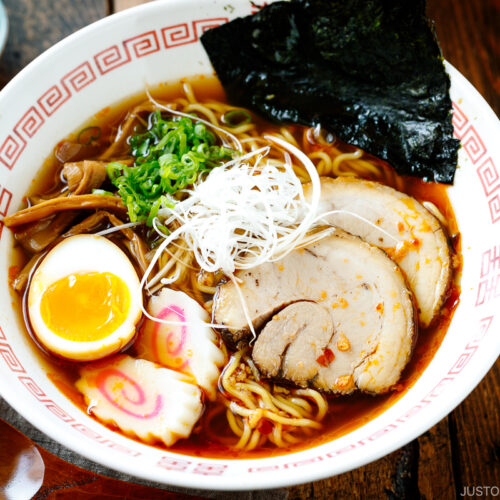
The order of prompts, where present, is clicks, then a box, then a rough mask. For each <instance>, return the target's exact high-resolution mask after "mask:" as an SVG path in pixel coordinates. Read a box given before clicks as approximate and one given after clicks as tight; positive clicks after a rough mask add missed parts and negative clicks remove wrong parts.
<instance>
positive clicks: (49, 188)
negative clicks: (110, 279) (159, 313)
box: [10, 77, 461, 458]
mask: <svg viewBox="0 0 500 500" xmlns="http://www.w3.org/2000/svg"><path fill="white" fill-rule="evenodd" d="M184 83H185V82H183V81H181V82H179V83H177V84H168V85H167V84H166V85H162V86H159V87H158V88H156V89H154V91H151V94H152V96H153V97H154V98H155V99H157V100H161V101H162V102H170V101H173V100H175V99H180V98H181V99H188V100H189V95H188V96H187V97H186V89H185V87H184V85H183V84H184ZM189 83H190V85H191V87H190V88H192V91H193V92H194V95H195V96H196V100H197V102H200V103H203V102H205V101H217V102H220V103H222V104H227V101H226V99H225V96H224V92H223V89H222V87H221V85H220V84H219V83H218V81H217V80H216V79H215V78H213V77H200V78H195V79H191V80H189ZM144 99H145V95H140V96H135V97H133V98H131V99H127V100H126V101H124V102H122V103H120V104H119V105H114V106H112V107H109V108H105V109H103V110H101V111H100V112H99V113H97V114H96V115H95V116H93V117H92V118H91V119H90V120H89V121H88V123H87V124H85V125H84V126H83V127H81V129H80V130H79V131H77V132H75V133H73V134H70V135H69V136H68V137H67V138H65V139H64V140H62V141H61V142H60V143H59V144H58V145H57V146H56V147H55V149H54V153H53V155H52V156H51V157H50V158H48V159H47V161H46V162H45V163H44V165H43V167H42V168H41V170H40V172H39V174H38V176H37V177H36V179H35V180H34V181H33V183H32V186H31V187H30V189H29V192H28V193H27V200H30V199H33V197H36V196H39V195H40V193H42V196H45V195H46V194H49V195H50V193H54V192H58V191H61V190H64V188H65V181H64V179H61V169H62V167H63V164H64V163H65V162H68V161H72V162H76V161H80V160H84V159H87V158H95V157H98V156H99V155H100V154H102V153H103V152H104V151H105V150H106V149H107V148H108V147H109V146H110V144H111V143H112V141H113V138H114V137H115V136H116V134H117V132H118V133H120V130H121V131H122V132H123V127H124V124H125V123H126V119H127V117H129V116H130V110H131V109H133V108H134V106H136V105H137V104H139V103H141V102H142V101H144ZM193 112H196V110H195V109H193ZM198 114H200V113H198ZM252 123H254V124H255V126H254V129H253V133H256V134H257V135H258V136H259V137H261V136H265V135H266V134H275V133H277V134H281V136H283V137H286V138H287V139H288V140H289V142H290V143H295V144H297V145H298V147H299V148H300V149H301V150H303V151H304V152H305V153H306V154H308V155H309V156H310V157H311V158H312V159H313V162H314V163H315V164H316V166H317V167H318V171H319V173H320V175H326V176H328V175H334V170H336V169H337V170H338V169H339V168H340V170H341V171H342V172H343V175H353V173H354V174H358V172H357V170H356V168H357V165H359V161H360V159H361V160H362V161H363V162H364V164H366V165H367V166H371V167H372V168H371V170H370V169H368V168H367V169H366V172H367V174H366V175H365V178H367V179H369V180H374V181H377V182H380V183H383V184H386V185H389V186H391V187H393V188H395V189H397V190H399V191H402V192H404V193H407V194H409V195H411V196H413V197H414V198H415V199H416V200H418V201H419V202H420V203H424V202H430V203H432V206H433V207H436V208H437V210H438V211H439V213H440V214H442V216H443V217H444V220H445V222H446V229H447V232H448V235H449V236H450V240H451V244H452V246H453V250H454V255H453V259H454V268H455V269H454V274H453V282H452V284H451V287H450V290H449V292H448V295H447V299H446V301H445V303H444V306H443V307H442V310H441V313H440V315H439V317H438V318H437V320H435V321H434V322H433V323H432V324H431V326H430V327H428V328H420V329H419V333H418V339H417V341H416V344H415V346H414V351H413V355H412V358H411V360H410V362H409V363H408V365H407V366H406V368H405V369H404V372H403V374H402V377H401V379H400V380H399V382H398V383H397V384H396V386H394V388H393V390H391V391H389V392H387V393H386V394H381V395H377V396H373V395H369V394H362V393H359V392H355V393H353V394H351V395H347V396H340V395H326V399H327V402H328V411H327V413H326V416H325V418H324V419H323V420H322V423H321V428H320V429H309V430H308V431H307V432H305V433H304V435H303V436H302V438H301V439H300V440H298V442H296V443H290V444H288V445H286V446H282V447H277V446H275V444H273V443H272V442H270V441H265V442H263V443H262V445H260V446H256V447H255V448H254V449H251V450H249V449H237V448H235V444H236V443H237V442H238V437H236V436H235V434H234V432H233V431H232V430H231V428H230V426H229V425H228V421H227V418H226V406H225V405H224V404H222V403H221V402H220V401H212V402H209V401H206V402H205V409H204V412H203V415H202V416H201V418H200V419H199V421H198V423H197V424H196V426H195V427H194V430H193V432H192V434H191V436H190V437H189V438H187V439H180V440H178V441H177V442H176V443H175V444H174V445H173V446H172V447H169V451H172V452H176V453H181V454H185V455H192V456H198V457H207V458H208V457H210V458H228V457H232V458H260V457H269V456H274V455H282V454H286V453H290V452H293V451H298V450H301V449H304V448H309V447H313V446H317V445H320V444H323V443H325V442H328V441H331V440H333V439H336V438H338V437H340V436H342V435H344V434H346V433H348V432H350V431H352V430H354V429H356V428H358V427H360V426H362V425H363V424H365V423H367V422H368V421H370V420H371V419H373V418H375V417H376V416H377V415H379V414H381V413H382V412H383V411H385V410H386V409H387V408H389V407H390V406H391V405H392V404H394V403H395V402H396V401H397V400H398V399H399V398H401V397H402V396H403V395H404V394H405V393H406V392H407V391H408V389H409V388H410V387H411V386H412V385H413V384H414V383H415V381H416V380H417V379H418V378H419V376H420V375H421V374H422V372H423V371H424V370H425V368H426V367H427V366H428V364H429V363H430V362H431V360H432V358H433V356H434V354H435V353H436V351H437V350H438V348H439V346H440V344H441V342H442V340H443V338H444V336H445V334H446V331H447V329H448V326H449V324H450V322H451V319H452V316H453V312H454V310H455V307H456V305H457V304H458V301H459V295H460V287H459V274H460V258H461V257H460V241H459V233H458V227H457V223H456V220H455V217H454V213H453V208H452V206H451V204H450V201H449V199H448V196H447V194H446V187H445V186H444V185H439V184H435V183H427V182H425V181H423V180H421V179H417V178H409V177H402V176H399V175H398V174H396V173H395V172H394V170H393V169H392V168H391V167H390V166H389V165H387V164H385V163H383V162H381V161H380V160H378V159H376V158H374V157H371V156H370V155H367V154H364V153H362V152H360V151H359V150H358V149H356V148H353V147H351V146H348V145H346V144H343V143H341V142H340V141H339V140H335V139H334V138H333V137H329V136H328V134H323V135H322V136H321V137H319V138H318V137H315V136H314V134H315V131H314V130H313V129H310V128H307V127H302V126H297V125H290V126H286V127H285V126H282V125H275V124H270V123H268V122H265V121H263V120H260V119H258V118H257V117H255V116H252ZM320 134H322V133H321V132H320ZM324 155H326V156H328V157H329V158H331V159H333V160H335V159H339V158H340V161H338V162H337V165H336V166H335V168H333V167H332V165H330V164H328V162H326V161H325V160H324ZM358 175H359V174H358ZM111 188H112V186H111V185H110V184H109V182H108V181H106V182H105V183H104V184H103V189H104V190H111ZM86 215H87V214H86ZM82 218H83V216H81V217H78V216H77V217H76V218H75V220H74V222H73V223H76V222H77V221H78V220H81V219H82ZM137 231H138V233H139V234H140V235H141V236H142V237H143V238H144V239H145V240H147V241H152V240H151V234H150V233H149V229H148V228H142V227H140V228H137ZM111 238H112V239H113V241H116V242H117V243H118V244H119V245H120V246H121V247H123V248H124V250H125V251H126V252H127V253H129V252H130V248H129V247H126V246H124V245H123V242H122V241H121V239H120V238H118V237H117V235H116V234H115V235H112V236H111ZM31 257H32V255H30V253H29V252H27V251H26V250H24V249H23V248H21V247H20V246H19V245H17V246H16V247H15V248H14V249H13V258H12V265H11V268H10V276H11V277H12V283H11V284H13V283H14V280H15V278H16V276H17V275H18V273H19V271H20V270H21V269H22V267H23V266H24V265H25V264H26V263H27V262H28V261H29V259H30V258H31ZM134 265H135V266H136V268H137V264H134ZM137 270H138V272H139V273H140V272H141V270H140V269H137ZM173 288H175V289H177V290H182V291H184V292H185V293H187V294H188V295H190V296H191V297H192V298H193V299H195V300H196V301H197V302H199V303H201V305H204V303H205V302H207V301H208V300H209V299H210V297H208V296H207V295H206V294H204V293H203V292H200V291H199V290H197V289H196V287H195V286H193V282H192V279H191V276H190V275H188V276H187V277H185V278H184V279H183V280H182V281H180V282H177V283H175V284H174V285H173ZM25 293H26V292H25ZM13 304H14V306H15V308H16V309H17V310H18V312H19V315H20V317H21V318H22V319H21V322H22V323H25V324H26V326H27V331H26V334H27V335H28V334H29V332H30V325H29V320H28V311H27V310H26V300H25V304H24V310H23V297H22V295H21V294H19V293H13ZM140 327H141V325H139V327H138V328H137V330H140ZM30 337H31V339H32V340H33V348H34V351H36V352H37V355H38V357H39V359H40V363H42V364H43V366H44V368H45V370H46V371H47V374H48V376H49V377H50V379H51V380H52V381H53V382H54V384H55V385H56V386H57V387H58V389H60V390H61V392H62V393H63V394H65V396H67V397H68V398H69V399H70V400H71V401H72V402H73V403H74V404H75V405H76V406H77V407H78V408H79V409H80V410H81V411H83V412H87V404H86V403H85V400H84V397H83V395H82V394H81V393H80V392H79V391H78V390H77V389H76V387H75V382H76V380H77V379H78V378H79V376H80V375H79V368H80V365H79V363H74V362H70V361H65V360H62V359H59V358H57V357H56V356H54V355H51V354H49V353H47V352H46V351H45V350H44V349H43V347H42V346H40V344H39V343H37V342H36V336H35V335H33V334H30ZM220 342H221V345H222V340H221V341H220ZM227 350H228V352H229V354H231V352H232V348H231V347H230V346H227ZM123 352H125V353H127V354H130V355H131V356H132V357H136V356H137V353H136V349H135V346H134V343H133V342H131V343H130V344H129V346H127V347H126V349H125V350H124V351H123ZM285 388H286V385H285ZM219 390H221V388H219ZM263 422H264V423H263V424H261V425H260V427H259V429H260V433H261V434H262V435H265V434H266V433H270V432H271V423H269V421H268V420H263ZM111 428H112V429H113V430H114V431H116V432H120V430H119V429H118V428H116V427H114V426H111ZM155 446H159V447H164V446H163V445H162V444H156V445H155Z"/></svg>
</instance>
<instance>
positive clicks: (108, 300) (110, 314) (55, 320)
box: [40, 272, 130, 342]
mask: <svg viewBox="0 0 500 500" xmlns="http://www.w3.org/2000/svg"><path fill="white" fill-rule="evenodd" d="M129 306H130V292H129V289H128V287H127V285H126V284H125V282H124V281H123V280H122V279H121V278H119V277H118V276H116V275H115V274H111V273H98V272H92V273H82V274H76V273H75V274H70V275H69V276H66V277H64V278H61V279H59V280H58V281H56V282H54V283H52V284H51V285H50V286H49V287H48V288H47V289H46V290H45V291H44V293H43V295H42V299H41V304H40V308H41V311H40V312H41V315H42V319H43V321H44V323H45V324H46V325H47V327H48V328H50V330H51V331H52V332H54V333H55V334H56V335H58V336H59V337H62V338H64V339H67V340H73V341H77V342H92V341H94V340H101V339H103V338H105V337H107V336H108V335H110V334H112V333H113V332H114V331H115V330H116V329H117V328H118V327H119V326H120V325H121V324H122V323H123V322H124V321H125V318H126V317H127V313H128V311H129Z"/></svg>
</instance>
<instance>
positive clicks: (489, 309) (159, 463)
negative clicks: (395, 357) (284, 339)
mask: <svg viewBox="0 0 500 500" xmlns="http://www.w3.org/2000/svg"><path fill="white" fill-rule="evenodd" d="M252 9H255V7H253V3H252V5H251V4H250V2H248V1H247V0H234V1H233V2H232V9H229V10H228V8H227V2H226V1H225V0H224V1H223V0H216V1H215V2H208V1H200V0H170V1H169V2H154V3H151V4H147V5H144V6H141V7H140V8H136V9H132V10H129V11H125V12H123V13H120V14H117V15H113V16H111V17H109V18H106V19H104V20H102V21H99V22H97V23H95V24H92V25H91V26H88V27H87V28H85V29H83V30H81V31H79V32H77V33H75V34H74V35H72V36H70V37H68V38H66V39H65V40H63V41H62V42H60V43H58V44H57V45H55V46H54V47H52V48H51V49H49V50H48V51H46V52H45V53H44V54H42V55H41V56H40V57H38V58H37V59H36V60H35V61H33V62H32V63H31V64H30V65H29V66H28V67H26V68H25V69H24V70H23V71H22V72H21V73H20V74H19V75H18V76H16V77H15V78H14V79H13V80H12V81H11V82H10V83H9V85H7V87H5V89H4V90H3V91H2V92H1V93H0V109H1V110H2V120H1V121H0V215H2V216H5V215H6V214H10V213H13V212H14V211H15V210H17V209H18V207H19V206H20V205H21V203H22V199H23V196H24V195H25V193H26V192H27V190H28V189H29V187H30V185H31V183H32V179H33V178H34V177H36V174H37V171H38V170H39V168H40V166H41V164H42V163H43V160H44V158H46V157H48V156H49V155H50V153H51V151H52V149H53V147H54V146H55V145H56V144H57V142H58V141H60V140H61V139H62V138H63V137H65V136H66V135H67V134H68V133H69V132H71V131H75V130H78V128H79V127H81V125H82V124H84V123H85V122H86V121H87V120H88V118H89V117H91V116H92V115H95V114H96V113H98V112H99V111H100V110H102V109H103V108H106V107H108V106H112V105H113V104H116V103H119V102H120V101H123V100H124V99H125V98H127V97H129V96H132V95H135V94H138V93H140V92H143V91H144V89H145V88H150V87H155V86H157V85H159V84H160V83H163V82H175V81H178V80H179V79H180V78H182V77H187V76H192V75H199V74H207V73H212V71H213V70H212V68H211V65H210V63H209V60H208V58H207V56H206V54H205V52H204V50H203V48H202V46H201V43H200V41H199V38H200V35H201V34H202V33H203V32H204V31H205V30H207V29H209V28H212V27H215V26H218V25H220V24H222V23H225V22H227V21H228V20H230V19H232V18H235V17H237V16H241V15H247V14H250V13H251V11H252ZM447 70H448V72H449V74H450V76H451V82H452V85H451V96H452V100H453V108H454V115H453V124H454V128H455V135H456V137H458V138H459V139H461V141H462V148H461V149H460V152H459V161H458V164H459V168H458V170H457V174H456V180H455V183H454V185H453V186H452V187H449V189H448V195H449V197H450V200H451V203H452V206H453V208H454V211H455V215H456V218H457V221H458V226H459V230H460V232H461V242H462V249H463V271H462V276H461V290H462V292H461V296H460V303H459V305H458V307H457V308H456V311H455V313H454V316H453V319H452V321H451V324H450V326H449V329H448V331H447V333H446V336H445V337H444V340H443V341H442V343H441V345H440V347H439V349H438V350H437V352H436V354H435V356H434V357H433V359H432V361H431V362H430V363H429V365H428V366H427V368H426V369H425V370H424V371H423V372H422V374H421V376H420V377H419V378H418V380H417V381H416V382H415V383H414V385H413V386H412V387H411V388H410V389H409V390H408V391H407V392H406V393H405V394H404V395H403V396H402V397H401V398H400V399H399V400H398V401H397V402H395V403H394V404H393V405H392V406H390V407H389V408H387V409H386V410H385V411H384V412H382V413H381V414H380V415H378V416H376V418H373V419H372V420H370V421H369V422H367V423H366V424H364V425H363V426H361V427H358V428H356V429H355V430H352V431H351V432H348V433H346V434H344V435H342V436H341V437H339V438H338V439H335V440H333V441H330V442H326V443H324V444H321V445H319V446H316V447H312V448H305V449H303V450H302V451H298V452H294V453H290V454H285V455H281V456H274V457H268V458H255V459H209V458H198V457H193V456H187V455H181V454H178V453H173V452H169V451H168V449H166V448H160V447H153V446H148V445H146V444H142V443H139V442H137V441H135V440H132V439H129V438H127V437H126V436H124V435H121V434H119V433H116V432H113V431H112V430H110V429H109V428H107V427H105V426H103V425H101V424H100V423H99V422H98V421H97V420H94V419H93V418H91V417H90V416H89V415H87V414H86V413H85V412H83V411H81V410H80V409H79V408H78V407H77V406H76V405H75V404H73V403H72V402H71V401H70V399H68V398H67V397H66V396H64V395H63V394H62V393H61V392H60V391H59V390H58V389H57V387H56V386H55V385H54V384H53V382H52V381H51V379H50V377H49V376H48V374H47V371H46V370H45V369H44V366H43V364H42V363H41V362H40V357H39V355H38V354H37V352H36V348H35V347H34V345H33V342H32V341H31V340H30V338H29V337H28V336H27V335H26V333H25V328H24V325H23V322H22V318H21V317H20V315H19V313H18V311H16V310H15V308H14V307H11V304H12V296H11V294H10V292H9V284H8V280H9V262H10V259H11V257H10V254H11V249H12V246H13V236H12V233H11V232H10V231H9V230H8V229H7V228H5V227H2V224H1V223H0V263H1V264H0V304H2V307H1V309H0V380H1V383H0V394H1V396H2V397H3V398H5V400H6V401H7V402H8V403H9V404H10V405H12V406H13V407H14V408H15V409H16V410H17V411H18V412H19V413H20V414H21V415H22V416H24V417H25V418H26V419H27V420H29V421H30V422H31V423H32V424H33V425H35V426H36V427H38V428H39V429H40V430H41V431H43V432H44V433H46V434H47V435H48V436H50V437H51V438H53V439H54V440H56V441H58V442H60V443H61V444H63V445H64V446H66V447H67V448H69V449H71V450H73V451H75V452H77V453H79V454H81V455H83V456H84V457H87V458H88V459H90V460H93V461H95V462H98V463H100V464H102V465H104V466H106V467H109V468H112V469H115V470H117V471H120V472H123V473H126V474H129V475H133V476H136V477H138V478H141V479H144V480H151V481H155V482H158V483H164V484H170V485H177V486H184V487H192V488H207V489H227V490H238V489H257V488H274V487H279V486H285V485H292V484H296V483H301V482H306V481H313V480H317V479H321V478H324V477H328V476H332V475H335V474H340V473H343V472H346V471H348V470H351V469H354V468H356V467H360V466H362V465H364V464H366V463H368V462H371V461H373V460H376V459H378V458H380V457H382V456H384V455H386V454H388V453H390V452H392V451H394V450H395V449H397V448H399V447H401V446H403V445H404V444H406V443H408V442H409V441H411V440H412V439H414V438H416V437H417V436H419V435H420V434H422V433H423V432H425V431H426V430H427V429H429V428H430V427H432V426H433V425H435V424H436V423H437V422H438V421H439V420H440V419H442V418H443V417H444V416H445V415H446V414H447V413H449V412H450V411H452V410H453V408H455V407H456V406H457V405H458V404H459V403H460V402H461V401H462V400H463V399H464V398H465V397H466V396H467V395H468V394H469V393H470V392H471V391H472V390H473V389H474V387H475V386H476V385H477V384H478V383H479V381H480V380H481V379H482V377H483V376H484V375H485V374H486V372H487V371H488V369H489V368H490V367H491V365H492V364H493V362H494V361H495V359H496V358H497V356H498V353H499V351H500V336H499V335H498V333H499V325H500V293H499V290H498V283H500V166H498V164H499V161H500V145H499V143H498V137H499V135H500V124H499V121H498V119H497V117H496V116H495V114H494V113H493V112H492V110H491V109H490V108H489V106H488V105H487V103H486V102H485V101H484V100H483V99H482V97H481V96H480V95H479V93H478V92H477V91H476V90H475V89H474V88H473V87H472V86H471V85H470V84H469V83H468V82H467V80H466V79H465V78H464V77H463V76H462V75H460V73H459V72H458V71H456V70H455V69H454V68H453V67H452V66H451V65H449V64H447Z"/></svg>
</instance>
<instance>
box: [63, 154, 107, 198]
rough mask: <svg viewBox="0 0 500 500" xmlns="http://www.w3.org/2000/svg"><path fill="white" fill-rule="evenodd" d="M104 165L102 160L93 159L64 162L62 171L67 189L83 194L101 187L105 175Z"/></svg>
mask: <svg viewBox="0 0 500 500" xmlns="http://www.w3.org/2000/svg"><path fill="white" fill-rule="evenodd" d="M106 165H107V163H106V162H104V161H95V160H83V161H76V162H68V163H65V164H64V167H63V171H62V173H63V176H64V177H65V178H66V181H67V182H68V189H69V190H70V191H71V192H72V193H74V194H84V193H90V192H91V191H92V189H95V188H98V187H101V184H102V183H103V182H104V181H105V179H106V177H107V174H106Z"/></svg>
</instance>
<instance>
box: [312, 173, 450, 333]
mask: <svg viewBox="0 0 500 500" xmlns="http://www.w3.org/2000/svg"><path fill="white" fill-rule="evenodd" d="M310 190H311V186H310V185H306V186H304V195H305V196H306V198H307V197H308V196H309V195H310ZM334 210H343V211H345V212H344V213H334V214H330V215H328V216H326V217H324V218H323V219H322V221H321V222H324V223H328V224H331V225H333V226H336V227H339V228H341V229H343V230H344V231H347V232H349V233H351V234H354V235H356V236H359V237H360V238H362V239H363V240H365V241H366V242H368V243H370V244H372V245H376V246H378V247H379V248H381V249H382V250H384V251H385V252H386V253H387V254H388V255H389V256H390V257H391V258H392V259H393V260H394V262H396V263H397V264H398V265H399V266H400V267H401V269H402V270H403V272H404V273H405V274H406V279H407V281H408V283H409V285H410V288H411V289H412V291H413V293H414V295H415V299H416V302H417V307H418V313H419V320H420V324H421V325H422V326H423V327H427V326H429V325H430V324H431V323H432V321H433V319H434V318H436V317H437V315H438V313H439V311H440V308H441V306H442V304H443V302H444V300H445V299H446V296H447V292H448V288H449V285H450V281H451V275H452V264H451V254H450V247H449V245H448V239H447V237H446V234H445V232H444V230H443V228H442V227H441V224H440V223H439V221H438V220H437V219H436V218H435V217H434V216H433V215H432V214H431V213H430V212H429V211H428V210H426V209H425V208H424V207H423V206H422V205H421V204H420V203H419V202H418V201H417V200H415V199H414V198H412V197H411V196H408V195H407V194H404V193H401V192H399V191H396V190H395V189H393V188H391V187H388V186H384V185H382V184H379V183H378V182H371V181H365V180H362V179H356V178H352V177H337V178H336V179H332V178H329V177H322V178H321V200H320V204H319V206H318V215H319V214H324V213H328V212H331V211H334ZM353 214H355V215H353ZM356 215H357V216H359V217H356ZM363 219H364V220H363ZM366 221H368V222H369V223H367V222H366ZM378 228H380V229H381V230H382V231H381V230H380V229H378ZM389 235H390V236H389Z"/></svg>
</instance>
